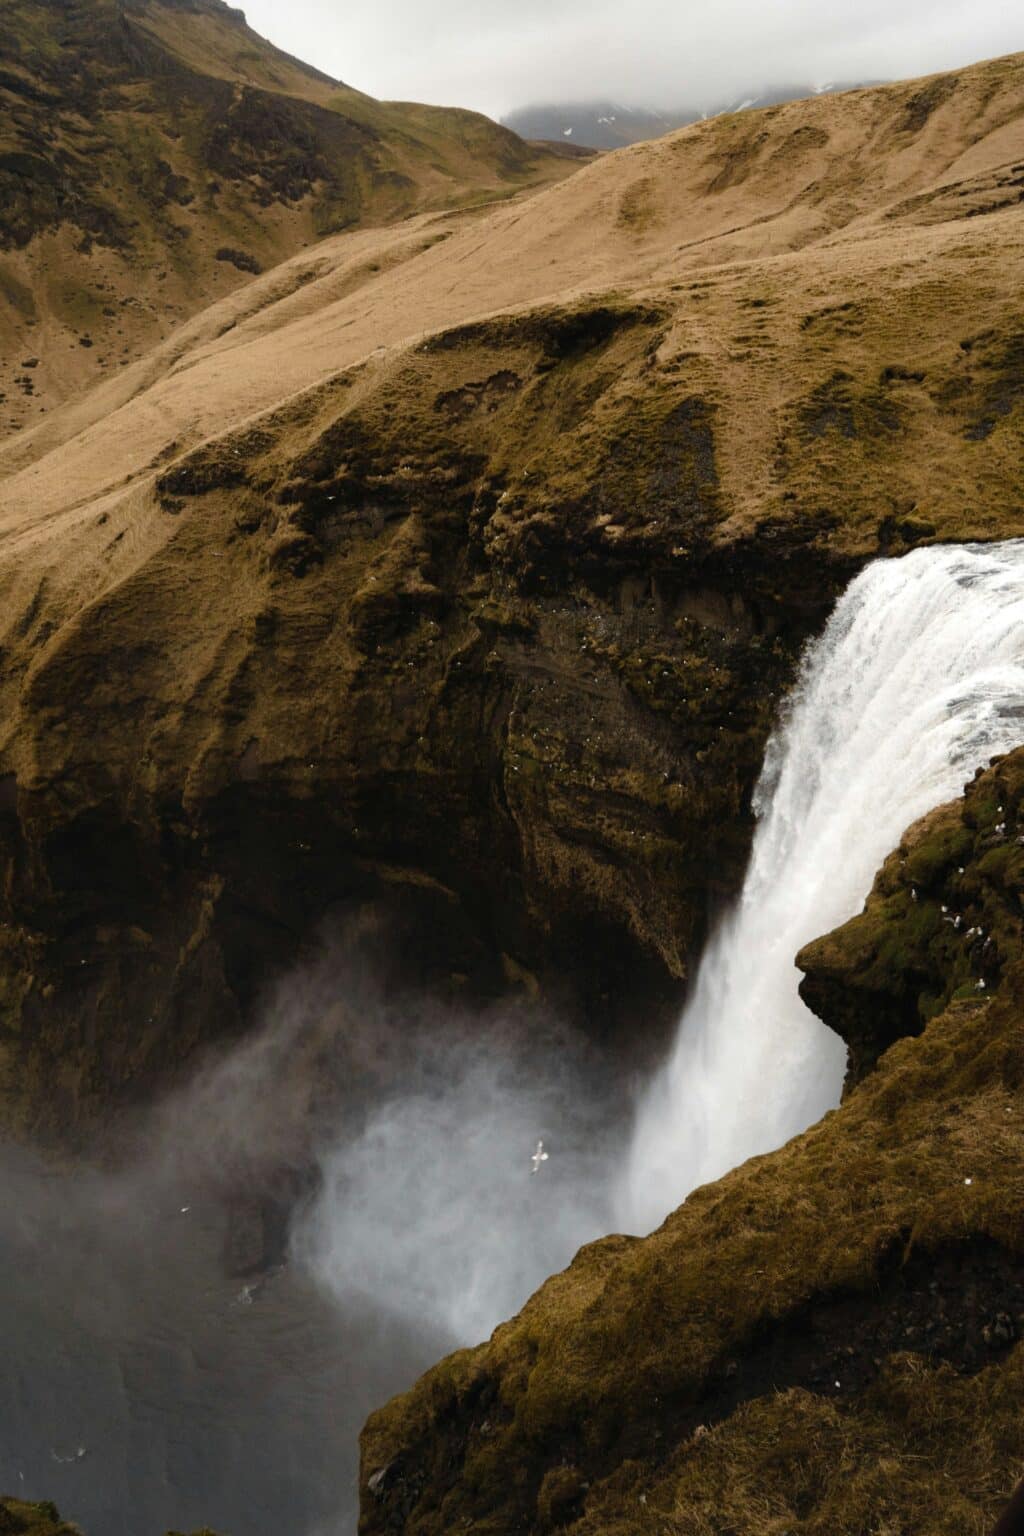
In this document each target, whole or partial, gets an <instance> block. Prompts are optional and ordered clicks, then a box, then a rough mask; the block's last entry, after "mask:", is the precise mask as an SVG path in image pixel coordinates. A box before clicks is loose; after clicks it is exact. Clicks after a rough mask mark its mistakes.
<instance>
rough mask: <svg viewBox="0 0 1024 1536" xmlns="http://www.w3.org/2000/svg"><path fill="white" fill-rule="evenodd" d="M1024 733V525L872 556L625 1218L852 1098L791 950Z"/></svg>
mask: <svg viewBox="0 0 1024 1536" xmlns="http://www.w3.org/2000/svg"><path fill="white" fill-rule="evenodd" d="M1022 740H1024V541H1013V542H1010V543H1004V544H993V545H968V546H952V547H939V548H928V549H921V550H917V551H915V552H914V553H912V554H910V555H907V556H906V557H904V558H903V559H901V560H879V561H877V562H875V563H874V564H872V565H870V566H868V567H867V568H866V569H865V570H864V571H863V572H862V573H861V575H860V576H858V577H857V579H856V580H855V581H854V582H853V583H852V584H851V585H850V587H849V588H848V589H847V591H846V593H845V594H844V596H843V597H842V598H841V599H840V601H839V603H838V605H837V607H836V609H835V612H834V613H833V615H832V617H831V619H830V621H829V623H828V625H827V627H826V629H825V631H824V633H823V635H822V636H821V638H820V639H819V640H818V641H816V642H815V643H814V644H812V645H811V647H810V648H809V650H808V652H807V655H806V658H805V661H804V664H803V668H802V671H801V674H800V677H799V679H798V682H797V685H796V688H795V690H794V693H793V695H792V698H791V700H790V703H789V706H788V709H787V711H786V714H785V716H784V718H783V719H782V721H781V722H780V724H779V726H778V728H777V729H776V731H775V732H774V734H773V736H772V738H771V741H770V742H769V744H768V748H767V753H766V758H765V766H764V771H763V773H762V775H761V780H760V783H759V785H758V788H757V791H756V795H755V810H756V812H757V815H758V818H759V825H758V828H757V831H756V834H755V838H754V846H753V851H752V854H751V862H750V868H749V870H748V873H747V878H746V882H745V884H744V887H743V892H742V895H741V896H740V899H739V901H738V902H737V904H736V906H735V908H734V909H733V911H732V912H730V913H729V915H728V916H727V917H726V918H725V920H724V921H723V922H722V923H721V925H720V927H719V928H718V930H717V932H716V933H715V935H714V936H713V938H712V939H711V941H710V943H709V945H708V947H707V950H706V952H705V954H704V958H703V960H702V962H701V965H700V969H699V973H698V976H697V980H696V983H695V986H694V989H693V993H692V996H691V998H690V1001H689V1003H688V1005H687V1007H686V1009H685V1011H684V1013H683V1016H682V1019H681V1021H680V1025H679V1031H678V1034H677V1037H676V1042H675V1046H674V1048H673V1051H672V1055H671V1057H670V1059H669V1061H668V1063H667V1064H666V1066H665V1067H664V1068H663V1070H662V1071H661V1073H660V1074H659V1075H658V1077H657V1078H656V1079H655V1081H654V1082H653V1084H652V1085H651V1087H650V1089H649V1090H648V1092H647V1094H646V1095H645V1098H644V1100H643V1102H642V1104H641V1106H640V1110H639V1114H638V1118H637V1123H636V1127H635V1131H634V1137H633V1142H632V1146H631V1149H630V1154H629V1157H628V1160H627V1164H626V1168H625V1172H624V1175H623V1177H622V1180H621V1183H620V1186H619V1189H618V1191H617V1198H616V1208H617V1214H618V1218H619V1221H620V1224H621V1225H622V1227H623V1228H625V1229H626V1230H632V1231H649V1230H650V1229H651V1227H652V1226H654V1225H656V1224H657V1223H658V1222H660V1221H661V1220H662V1219H663V1218H664V1217H665V1215H666V1214H667V1213H668V1212H669V1211H670V1210H672V1209H673V1208H674V1207H675V1206H677V1205H678V1204H679V1203H680V1202H681V1201H682V1200H683V1199H684V1198H685V1197H686V1195H687V1194H689V1192H690V1191H691V1190H693V1189H695V1188H697V1186H698V1185H701V1184H705V1183H707V1182H709V1181H711V1180H713V1179H716V1178H719V1177H720V1176H721V1175H722V1174H723V1173H725V1172H727V1171H728V1170H729V1169H730V1168H734V1167H736V1166H737V1164H739V1163H742V1162H744V1161H745V1160H746V1159H747V1158H748V1157H752V1156H754V1155H756V1154H758V1153H762V1152H768V1151H771V1150H772V1149H773V1148H775V1147H778V1146H781V1145H782V1143H783V1142H785V1141H787V1140H789V1138H790V1137H792V1136H794V1135H796V1134H797V1133H799V1132H800V1131H802V1130H804V1129H806V1127H807V1126H809V1125H811V1124H812V1123H813V1122H814V1121H816V1120H817V1119H819V1118H820V1117H821V1115H823V1114H824V1113H825V1112H826V1111H827V1110H829V1109H831V1108H833V1107H834V1106H835V1105H836V1104H837V1103H838V1101H839V1097H840V1093H841V1089H842V1083H843V1075H844V1071H845V1065H846V1052H845V1048H844V1046H843V1044H842V1042H841V1041H840V1040H839V1039H838V1038H837V1037H836V1036H835V1035H834V1034H833V1033H832V1032H831V1031H830V1030H828V1029H826V1028H825V1026H824V1025H822V1024H821V1023H820V1022H819V1021H818V1020H817V1019H816V1018H815V1017H814V1015H813V1014H812V1013H811V1012H810V1011H809V1010H808V1009H807V1008H805V1007H804V1005H803V1003H802V1002H801V1001H800V997H799V995H798V992H797V986H798V983H799V980H800V975H799V972H798V971H797V969H796V966H795V965H794V956H795V955H796V954H797V951H798V950H799V949H800V948H801V947H802V946H803V945H804V944H805V943H807V942H808V941H809V940H811V939H813V938H816V937H817V936H818V935H820V934H824V933H827V932H828V931H829V930H830V929H832V928H835V927H836V926H838V925H839V924H840V923H843V922H845V921H846V920H847V919H848V918H850V917H852V916H854V914H855V913H856V912H858V911H859V910H860V908H861V905H862V903H863V901H864V899H865V897H866V896H867V894H868V891H869V890H870V888H871V883H872V880H873V878H874V875H875V873H876V871H877V870H878V868H879V866H880V865H881V863H882V861H883V860H884V858H885V857H886V855H887V854H888V853H890V852H891V850H892V849H893V848H894V847H895V846H896V845H897V843H898V842H899V839H900V837H901V836H902V834H903V832H904V831H905V829H906V828H907V827H908V826H909V825H910V824H911V823H912V822H913V821H915V820H916V819H917V818H918V817H919V816H922V815H924V814H925V812H927V811H929V810H931V809H932V808H933V807H935V806H937V805H940V804H942V803H943V801H946V800H950V799H952V798H953V797H954V796H956V795H958V794H959V793H960V792H961V790H962V787H963V784H964V781H965V779H967V778H969V777H971V776H972V775H973V773H974V770H975V769H976V768H977V767H979V766H981V765H985V764H987V762H988V759H989V758H990V757H992V756H994V755H995V754H997V753H1000V752H1005V751H1008V750H1010V749H1011V748H1012V747H1015V746H1018V745H1019V744H1020V743H1021V741H1022Z"/></svg>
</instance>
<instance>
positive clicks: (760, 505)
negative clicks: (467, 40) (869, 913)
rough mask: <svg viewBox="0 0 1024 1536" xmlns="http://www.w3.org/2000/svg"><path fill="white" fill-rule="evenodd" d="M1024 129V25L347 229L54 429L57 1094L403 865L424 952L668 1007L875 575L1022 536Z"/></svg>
mask: <svg viewBox="0 0 1024 1536" xmlns="http://www.w3.org/2000/svg"><path fill="white" fill-rule="evenodd" d="M1022 165H1024V61H1022V60H1021V58H1019V57H1015V58H1011V59H1005V60H1000V61H996V62H995V63H993V64H989V65H983V66H978V67H976V68H973V69H970V70H965V71H964V72H963V73H962V74H961V75H959V76H949V77H940V78H938V79H935V80H931V81H926V82H916V83H911V84H909V85H904V86H899V87H889V88H885V89H880V90H874V91H862V92H855V93H853V94H851V95H848V96H844V97H836V98H827V99H823V98H819V99H816V100H813V101H809V102H801V103H792V104H789V105H786V106H781V107H777V108H772V109H769V110H768V111H766V112H762V113H749V114H744V115H743V116H742V117H734V118H731V119H720V120H717V121H715V122H713V123H709V124H706V125H698V126H696V127H694V128H691V129H687V130H685V131H683V132H682V133H680V134H677V135H675V136H673V137H670V138H669V139H667V140H665V141H662V142H660V143H658V144H654V145H644V146H640V147H638V148H637V149H633V150H626V151H623V152H622V153H620V154H618V155H615V156H611V157H608V158H606V159H605V160H602V161H600V162H597V163H595V164H594V165H592V166H589V167H585V168H584V169H582V170H581V171H579V172H578V173H577V174H576V175H575V176H574V177H572V178H571V179H570V180H569V181H567V182H565V183H563V184H562V185H561V186H559V187H556V188H552V189H548V190H546V191H544V192H542V193H540V194H537V195H536V196H534V197H533V198H532V199H530V200H528V201H526V202H521V203H517V204H514V205H510V206H506V207H501V208H497V209H495V210H493V211H491V212H489V213H486V214H484V215H482V216H481V215H479V214H477V215H465V214H451V215H447V214H446V215H442V216H434V215H422V216H419V217H417V218H416V219H413V220H411V221H409V222H407V223H404V224H400V225H397V226H394V227H391V228H389V229H386V230H367V231H360V232H356V233H353V234H350V235H343V236H337V237H333V238H330V239H328V240H325V241H324V242H323V243H322V244H321V245H320V246H319V247H318V248H317V251H316V252H315V253H313V252H310V253H306V254H303V255H302V256H300V257H297V258H295V259H294V260H293V261H291V262H286V263H284V264H282V265H281V266H279V267H278V268H276V269H274V271H272V272H270V273H268V274H266V275H265V276H262V277H258V278H256V279H254V280H253V281H252V283H251V284H249V285H248V286H247V287H246V288H244V289H243V290H241V291H240V292H239V293H237V294H234V295H232V296H229V297H228V298H226V299H224V300H222V301H221V302H220V303H218V304H217V305H215V306H213V307H212V308H211V309H210V310H208V311H206V312H204V314H203V315H201V316H199V317H197V318H196V319H195V320H193V321H191V322H190V323H189V324H188V325H186V326H185V327H183V328H181V329H180V330H179V331H178V332H177V333H176V334H175V335H174V336H173V337H172V338H169V339H168V341H166V342H165V343H164V344H162V345H161V346H160V347H158V348H156V349H154V350H153V351H152V352H151V353H150V354H148V356H147V357H146V358H145V359H143V360H141V361H140V362H139V363H137V364H135V365H134V366H132V367H130V368H126V369H124V370H123V371H122V372H121V374H120V376H119V377H118V378H117V379H115V380H112V381H111V382H109V383H105V384H103V385H101V386H99V387H98V388H96V389H94V390H92V391H90V392H89V393H88V394H87V395H85V396H84V397H83V398H82V399H80V400H78V401H76V402H73V403H72V404H70V405H69V406H67V407H66V408H64V409H63V410H62V411H60V412H56V413H53V414H52V415H51V416H50V417H48V418H47V422H46V425H45V426H43V427H41V428H37V429H34V430H33V431H32V432H29V433H22V434H20V435H19V436H18V437H16V438H15V439H13V440H12V442H11V443H10V444H9V445H8V447H7V449H6V451H5V453H4V454H3V455H2V457H0V463H2V464H3V465H4V466H5V467H6V470H7V474H6V477H5V479H4V480H3V482H2V489H0V497H2V505H3V517H2V523H0V595H2V610H0V611H2V613H3V621H2V624H3V627H2V632H0V644H2V646H3V669H2V673H0V719H2V721H3V726H2V731H3V734H2V739H0V754H2V756H0V796H2V798H0V814H2V822H0V826H2V829H3V834H2V835H3V843H2V847H3V859H4V879H3V885H2V889H3V893H4V894H3V901H4V921H5V924H6V926H5V927H4V928H3V929H2V930H0V942H2V945H3V951H4V956H5V964H4V972H3V986H4V991H3V1004H2V1006H3V1021H4V1073H5V1078H4V1080H5V1091H6V1094H7V1096H8V1101H9V1104H10V1105H11V1106H12V1113H15V1114H16V1115H17V1116H18V1117H19V1118H20V1119H22V1121H23V1122H24V1123H26V1124H35V1125H40V1124H44V1125H47V1126H48V1127H49V1128H50V1129H56V1128H58V1127H59V1128H60V1130H61V1132H62V1134H68V1133H69V1131H73V1130H74V1129H75V1127H77V1126H79V1125H80V1124H81V1123H86V1122H88V1120H89V1119H90V1118H91V1117H92V1116H93V1115H94V1114H95V1112H96V1110H97V1108H98V1107H99V1106H100V1105H101V1104H103V1103H105V1102H107V1101H109V1100H110V1098H111V1097H113V1098H115V1099H124V1098H125V1097H132V1096H133V1095H138V1094H140V1093H144V1092H146V1091H148V1089H149V1088H150V1087H151V1086H152V1084H153V1083H154V1082H155V1081H156V1080H157V1079H158V1078H159V1077H160V1076H161V1075H162V1074H164V1073H166V1072H167V1071H168V1070H169V1069H171V1068H173V1067H174V1066H175V1064H177V1063H179V1062H181V1061H182V1060H184V1059H185V1058H187V1056H188V1054H189V1052H190V1051H191V1050H192V1048H193V1047H194V1046H195V1045H196V1044H197V1043H198V1042H199V1041H200V1040H202V1039H204V1038H206V1037H208V1036H209V1035H210V1034H211V1033H213V1032H220V1031H223V1030H225V1029H234V1028H237V1027H240V1026H241V1025H242V1024H243V1023H244V1022H245V1021H246V1019H247V1018H248V1017H249V1016H250V1013H251V1009H252V1006H253V999H254V997H255V995H256V994H257V992H258V989H259V986H260V984H261V981H262V979H263V975H264V972H265V970H266V968H268V967H273V966H274V965H276V964H278V963H281V962H282V961H284V960H286V959H288V958H289V957H290V956H291V955H292V954H293V953H294V952H295V949H296V947H297V946H298V945H299V944H300V943H301V941H302V939H303V938H304V936H305V935H306V934H308V933H309V932H311V931H312V929H313V928H314V927H315V924H316V921H317V919H318V918H319V916H320V915H321V914H322V913H323V912H324V911H325V910H327V909H328V908H330V907H331V906H332V905H334V904H336V903H338V902H344V901H362V900H365V899H369V898H373V899H375V900H381V899H383V900H385V901H386V902H390V903H391V904H393V905H394V906H395V907H396V908H398V909H400V910H401V911H402V912H403V913H405V914H406V916H407V917H408V918H409V921H411V922H412V923H413V926H414V927H416V928H417V929H418V931H420V932H423V933H429V934H430V935H431V936H432V942H431V944H430V945H428V946H425V950H426V952H429V953H430V955H431V956H432V960H431V964H430V966H429V967H428V971H429V974H428V973H427V972H424V973H423V974H418V975H417V976H416V977H413V978H411V979H412V980H415V981H419V982H422V983H423V984H427V985H431V986H440V987H442V988H450V987H452V986H455V987H458V988H459V989H463V990H465V989H467V988H468V990H469V992H470V994H472V995H474V996H489V995H493V993H494V992H496V991H501V990H503V989H504V988H506V987H508V986H509V985H510V984H513V983H516V984H522V985H526V986H529V987H532V986H534V985H535V984H538V985H540V986H541V987H543V988H544V989H545V990H546V991H547V992H548V993H549V994H552V995H554V996H557V997H558V998H559V1001H560V1002H561V1003H562V1004H563V1005H564V1006H566V1007H567V1008H568V1009H569V1010H570V1011H573V1012H578V1013H579V1014H580V1015H581V1016H583V1017H585V1018H586V1020H587V1021H588V1023H589V1026H590V1027H591V1028H592V1029H593V1030H595V1031H602V1030H603V1031H609V1032H613V1033H614V1032H617V1031H618V1032H628V1034H629V1036H630V1037H631V1039H632V1041H633V1043H632V1044H631V1046H630V1049H631V1051H633V1052H634V1053H636V1052H638V1051H639V1052H641V1053H642V1052H644V1051H648V1050H651V1049H654V1048H656V1042H657V1037H658V1024H657V1021H658V1020H659V1019H661V1020H665V1019H667V1018H668V1017H669V1016H670V1015H671V1012H672V1010H673V1008H674V1007H675V1004H676V1001H677V999H678V995H679V990H680V988H681V986H682V985H683V984H684V982H685V978H686V975H687V972H688V968H689V965H690V962H691V960H692V958H693V956H694V955H695V953H696V952H697V950H698V948H699V946H700V943H701V941H702V938H703V934H704V932H705V928H706V923H707V918H708V914H709V912H710V911H713V910H714V908H715V907H716V905H717V904H718V903H719V902H720V901H721V900H722V899H723V898H724V897H725V896H727V895H728V894H730V893H731V892H732V891H734V890H735V888H736V886H737V884H738V881H739V879H740V876H741V873H742V870H743V865H744V861H745V858H746V852H747V848H748V843H749V834H750V824H751V823H750V812H749V800H750V791H751V786H752V783H753V780H754V778H755V776H756V774H757V771H758V768H759V764H760V760H761V753H762V748H763V744H764V741H765V738H766V734H767V731H768V729H769V727H770V724H771V722H772V720H773V718H774V715H775V711H776V708H777V701H778V698H779V697H780V695H781V694H782V692H783V691H784V690H785V688H786V686H787V684H788V682H789V680H790V678H791V677H792V673H793V667H794V663H795V658H796V656H797V654H798V651H799V647H800V645H801V643H802V641H803V640H804V638H805V637H806V636H807V635H808V634H809V633H811V632H812V631H814V630H816V629H817V628H818V627H819V626H820V624H821V622H822V620H823V617H824V615H825V613H826V612H827V609H828V607H829V605H830V604H831V602H832V600H833V598H834V595H835V593H836V591H837V590H838V588H839V586H840V585H841V584H842V583H844V582H845V581H846V580H847V579H848V578H849V576H850V575H851V573H852V572H853V571H854V570H856V569H857V568H858V566H859V565H860V564H861V563H863V562H864V561H865V560H867V559H869V558H871V557H872V556H874V555H877V554H879V553H881V554H898V553H900V552H901V551H904V550H906V549H908V548H910V547H912V546H913V545H915V544H919V543H922V542H927V541H929V540H935V539H947V540H948V539H954V538H964V537H975V538H992V537H999V536H1006V535H1010V534H1017V533H1020V532H1022V531H1024V513H1022V510H1021V509H1022V506H1024V502H1022V497H1021V481H1020V462H1021V439H1022V422H1024V416H1022V410H1021V407H1022V399H1024V390H1022V387H1021V378H1020V365H1019V364H1020V356H1021V348H1022V345H1024V341H1022V337H1024V315H1022V312H1021V309H1020V303H1019V293H1020V284H1019V281H1018V277H1019V274H1020V272H1021V265H1022V264H1021V241H1022V234H1024V222H1022V217H1024V209H1022V207H1021V205H1020V201H1019V191H1018V190H1017V186H1018V182H1020V181H1021V178H1022V177H1024V170H1022V169H1021V167H1022ZM641 1013H644V1014H646V1015H647V1017H648V1018H649V1019H650V1027H649V1029H648V1030H647V1032H646V1034H645V1036H644V1039H643V1041H640V1040H639V1039H638V1037H637V1036H636V1031H635V1027H634V1025H635V1020H636V1018H637V1017H638V1016H639V1015H640V1014H641ZM44 1085H45V1091H44Z"/></svg>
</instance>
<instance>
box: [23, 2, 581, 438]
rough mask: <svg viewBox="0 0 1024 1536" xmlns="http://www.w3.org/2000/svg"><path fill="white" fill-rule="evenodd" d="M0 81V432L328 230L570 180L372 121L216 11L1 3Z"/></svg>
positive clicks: (407, 110) (395, 123)
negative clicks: (0, 56)
mask: <svg viewBox="0 0 1024 1536" xmlns="http://www.w3.org/2000/svg"><path fill="white" fill-rule="evenodd" d="M5 26H6V28H7V35H8V37H9V39H10V43H9V47H8V52H7V57H6V58H5V61H4V67H3V69H2V71H0V357H2V358H3V359H4V363H3V365H2V366H0V395H3V397H4V398H3V400H2V402H0V428H6V429H7V430H8V431H10V430H11V429H17V428H19V427H21V426H23V425H25V424H26V423H27V422H29V421H31V420H32V419H33V418H36V419H38V417H39V415H40V414H41V413H42V411H43V410H45V409H50V408H52V406H53V405H54V404H55V403H58V402H59V401H60V400H61V399H63V398H66V397H68V396H69V395H70V394H73V393H76V392H78V391H79V390H81V389H82V388H83V387H85V386H86V385H88V384H89V383H90V382H92V381H94V380H95V379H96V378H97V377H100V376H102V374H103V372H104V371H105V370H106V371H109V370H111V369H115V368H117V367H119V366H123V365H124V364H125V363H126V362H130V361H131V360H132V359H133V358H134V357H136V356H138V355H139V354H140V353H141V352H143V351H145V350H146V348H147V346H149V345H151V344H152V343H153V342H154V341H155V340H157V339H158V338H159V337H160V336H162V335H164V334H166V333H167V332H168V330H169V329H170V328H171V327H172V326H173V325H174V324H175V323H178V322H180V320H181V319H183V318H185V317H187V316H188V315H189V314H192V313H194V312H196V310H197V309H200V308H202V307H203V305H204V304H205V303H209V302H212V301H213V300H214V299H216V298H217V297H218V296H219V295H220V294H223V293H225V292H228V291H230V290H231V289H232V288H235V287H237V286H238V285H239V284H240V283H241V282H242V281H244V279H245V278H246V277H247V276H248V275H250V274H252V273H254V272H259V271H260V270H262V269H264V268H269V267H272V266H274V265H276V264H277V263H278V262H279V261H280V260H281V259H282V258H283V257H286V256H290V255H292V254H293V253H294V252H295V251H296V250H298V249H301V248H302V247H304V246H308V245H311V244H313V243H314V242H315V241H316V240H317V239H318V238H320V236H322V235H323V234H324V233H326V232H329V231H331V230H335V229H341V228H350V227H358V226H359V225H361V224H381V223H388V222H392V221H394V220H400V219H401V218H403V217H405V216H407V215H408V214H410V213H412V212H416V211H420V210H423V209H428V208H433V209H443V208H444V207H446V206H449V205H451V206H459V205H461V204H465V203H467V202H473V201H478V200H483V201H486V200H488V199H491V198H499V197H502V196H509V195H514V194H515V193H516V192H518V191H520V190H521V189H522V188H523V187H524V186H528V185H530V184H531V183H537V182H540V183H543V182H544V181H545V180H551V179H556V178H557V177H560V176H562V175H565V174H566V173H567V172H568V171H569V170H571V168H572V167H571V166H570V165H569V164H568V163H567V162H565V161H564V160H561V159H559V158H557V157H555V156H554V155H552V154H550V153H549V152H547V151H545V150H543V149H541V148H538V147H537V146H527V145H525V144H524V143H522V142H521V141H520V140H519V139H517V138H516V136H515V135H513V134H511V133H510V132H509V131H508V130H506V129H503V128H500V127H499V126H497V125H495V124H493V123H491V122H490V121H489V120H488V119H486V118H483V117H480V116H479V115H478V114H474V113H470V112H461V111H457V110H451V111H449V110H446V109H441V108H429V107H420V106H418V105H416V104H412V103H410V104H394V103H392V104H387V103H381V102H377V101H374V100H373V98H371V97H369V96H366V95H364V94H363V93H361V92H359V91H355V90H353V89H352V88H351V87H349V86H346V85H344V84H342V83H341V82H338V81H334V80H331V79H330V78H329V77H328V76H326V75H324V74H323V73H322V72H321V71H319V70H316V69H313V68H311V67H308V66H306V65H303V64H301V63H300V62H299V61H297V60H295V59H292V58H291V57H290V56H289V55H287V54H284V53H281V52H280V51H279V50H278V49H276V48H274V47H273V46H272V45H271V44H269V43H267V42H265V41H264V40H263V39H262V38H260V37H258V36H257V35H256V34H255V33H253V32H251V31H250V30H249V29H248V28H247V27H246V24H245V20H244V16H243V14H242V13H241V12H238V11H234V10H232V9H231V7H229V6H227V5H225V4H220V3H215V0H196V3H195V4H188V3H183V0H74V3H68V4H64V5H61V6H49V5H46V4H42V3H40V0H10V4H9V5H8V6H7V7H6V10H5Z"/></svg>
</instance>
